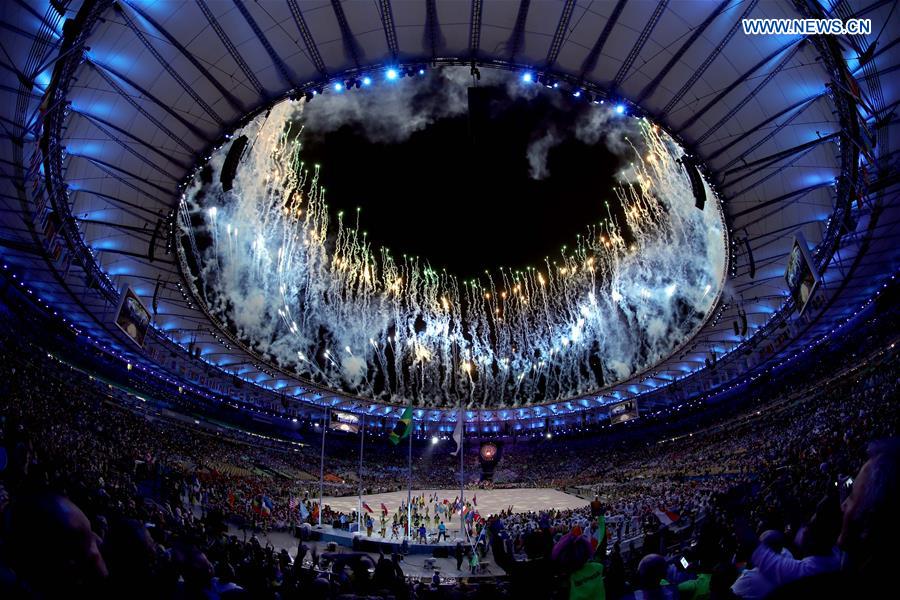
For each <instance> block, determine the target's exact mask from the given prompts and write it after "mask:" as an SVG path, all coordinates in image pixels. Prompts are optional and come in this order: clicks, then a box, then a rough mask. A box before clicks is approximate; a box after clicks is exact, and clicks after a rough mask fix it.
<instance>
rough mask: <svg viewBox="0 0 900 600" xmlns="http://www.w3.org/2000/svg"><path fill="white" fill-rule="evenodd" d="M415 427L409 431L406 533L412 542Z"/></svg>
mask: <svg viewBox="0 0 900 600" xmlns="http://www.w3.org/2000/svg"><path fill="white" fill-rule="evenodd" d="M409 426H410V427H413V422H412V420H410V421H409ZM414 431H415V429H413V430H412V431H410V432H409V457H408V462H409V482H408V483H407V485H406V533H407V535H408V536H409V541H410V542H412V537H413V536H412V507H411V506H410V504H411V503H412V439H413V432H414Z"/></svg>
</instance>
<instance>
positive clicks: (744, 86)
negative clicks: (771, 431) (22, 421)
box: [0, 0, 900, 420]
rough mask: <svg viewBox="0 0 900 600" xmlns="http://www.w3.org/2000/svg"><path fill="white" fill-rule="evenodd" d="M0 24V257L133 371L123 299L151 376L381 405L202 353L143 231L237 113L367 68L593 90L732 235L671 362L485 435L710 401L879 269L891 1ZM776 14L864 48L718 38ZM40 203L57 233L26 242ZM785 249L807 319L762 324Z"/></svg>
mask: <svg viewBox="0 0 900 600" xmlns="http://www.w3.org/2000/svg"><path fill="white" fill-rule="evenodd" d="M0 11H2V18H0V21H2V56H0V64H2V66H3V69H2V81H0V94H2V96H3V104H2V118H0V124H2V135H3V140H2V141H0V145H2V148H3V154H2V171H0V173H2V186H3V192H2V204H0V209H2V211H3V216H2V219H3V231H2V238H0V244H2V248H0V251H2V253H3V259H4V261H5V262H6V263H9V264H10V265H11V266H12V267H13V268H14V269H16V270H17V271H19V272H22V273H27V276H28V278H29V281H30V283H31V285H32V286H33V288H34V289H35V290H36V291H37V293H38V294H39V295H40V296H41V297H42V298H44V299H45V300H46V301H48V302H50V303H52V304H53V305H54V306H55V307H57V308H58V310H59V311H60V312H62V313H63V314H64V315H66V316H67V318H69V319H70V320H71V321H72V322H74V323H77V326H78V327H79V328H80V330H81V331H83V332H84V333H85V334H86V335H89V336H91V337H92V338H94V339H97V340H102V341H103V343H105V344H110V345H111V346H112V347H114V348H116V349H117V351H119V352H122V353H124V355H126V356H131V357H134V358H135V359H136V360H140V359H141V358H142V357H141V356H140V354H141V353H140V352H139V351H138V350H137V348H136V347H134V346H133V345H130V343H129V342H128V341H126V339H125V338H124V336H123V335H122V334H121V333H120V332H119V331H118V330H117V329H116V328H115V327H114V326H112V325H111V320H112V316H111V315H112V313H113V311H114V308H115V306H114V303H115V297H116V290H118V289H121V288H122V287H123V286H124V285H126V284H128V285H131V286H132V287H133V288H134V289H135V290H136V291H137V293H138V294H139V295H140V296H141V297H142V299H143V300H144V302H145V304H146V305H147V306H151V305H152V304H156V305H157V306H158V314H157V316H156V318H155V323H154V325H155V328H156V329H157V331H156V332H155V333H154V334H153V335H152V336H151V340H150V341H149V342H148V348H150V349H151V353H152V355H153V357H154V358H153V360H154V361H155V362H160V363H167V362H168V359H166V360H159V356H160V355H161V354H160V353H161V351H162V349H165V351H167V352H168V351H176V350H179V348H178V347H179V346H180V347H181V348H182V349H186V348H187V347H188V346H191V347H199V348H200V349H201V352H202V355H203V359H204V361H205V362H206V363H208V364H209V365H213V366H215V367H217V368H218V369H221V370H222V371H224V372H227V373H231V374H235V375H238V376H239V377H240V378H242V379H245V380H247V381H250V382H254V383H256V384H258V385H259V386H262V387H263V388H266V389H272V390H278V391H279V392H280V393H284V394H287V395H288V396H293V397H296V398H297V399H298V400H301V401H305V402H309V403H312V404H317V405H322V404H327V405H341V406H348V407H355V408H356V409H360V410H363V409H365V410H369V411H370V412H371V411H378V412H379V413H385V414H386V413H389V412H391V411H392V410H394V409H393V408H391V407H374V406H370V405H365V404H362V403H360V402H357V401H356V400H354V399H352V398H345V397H341V396H336V395H334V394H333V393H328V392H327V390H317V389H314V388H312V387H310V386H308V385H305V384H303V383H302V382H299V381H297V380H295V379H292V378H291V377H289V376H287V375H286V374H283V373H280V372H278V371H276V370H274V369H272V368H270V367H266V366H265V365H262V364H260V363H259V362H258V361H257V359H256V358H254V357H253V356H251V355H249V354H247V353H246V352H244V351H243V350H241V349H240V348H238V347H237V346H236V345H235V344H233V343H230V342H229V341H228V340H226V339H225V338H224V337H222V334H221V332H219V331H217V330H215V329H214V328H213V327H211V326H210V325H209V323H208V320H207V317H206V315H204V314H203V313H202V312H201V311H200V309H199V308H198V307H197V306H196V305H195V304H194V303H192V302H190V299H189V298H188V297H187V296H185V295H183V294H182V293H181V291H180V288H179V286H178V285H177V282H178V281H179V277H180V276H179V269H178V266H177V265H176V263H175V258H174V255H173V254H169V253H167V252H166V238H167V233H166V232H167V230H168V228H169V226H170V224H169V223H166V222H164V221H160V219H165V218H166V217H167V215H168V214H169V212H170V211H171V210H172V208H173V207H174V206H175V205H176V203H177V200H178V197H179V188H178V186H179V184H180V183H181V182H182V180H183V179H184V178H185V177H186V176H187V175H188V174H189V172H190V170H191V169H192V167H193V165H195V164H196V162H197V160H198V159H202V155H203V154H204V153H205V152H206V151H208V149H209V148H211V147H212V146H214V145H215V144H216V143H217V142H219V141H221V136H222V134H223V133H225V132H226V131H228V130H230V129H232V128H233V127H234V125H235V124H237V123H238V122H239V121H240V119H241V118H242V117H243V116H244V115H246V114H248V113H250V112H252V111H254V110H257V109H259V108H260V107H262V106H265V105H267V104H268V103H270V102H272V101H273V100H274V99H276V98H278V97H280V96H283V95H285V94H288V93H291V92H292V91H296V90H301V89H302V88H303V86H304V85H306V84H308V83H310V82H317V83H319V84H321V83H322V82H325V81H328V80H329V79H330V78H331V77H335V76H340V75H342V74H344V73H346V72H365V71H367V70H372V69H377V68H379V67H381V68H383V67H384V66H386V65H400V64H417V63H420V62H421V63H430V62H437V61H441V60H448V61H456V62H466V61H469V60H477V61H482V62H492V61H496V62H500V63H503V64H511V65H516V66H519V67H521V68H529V69H534V70H536V71H540V72H550V73H554V74H557V75H558V76H560V77H562V78H563V80H564V81H568V82H569V84H575V85H577V84H578V83H579V82H589V83H591V84H596V85H598V86H600V87H602V88H603V89H605V90H607V91H608V92H609V94H610V95H611V96H612V97H616V98H622V99H624V100H626V101H628V102H631V103H634V104H635V105H637V106H638V107H640V108H641V109H642V110H643V111H646V114H648V115H649V116H652V118H653V119H655V120H656V121H657V122H659V123H661V124H663V125H664V126H666V127H667V128H668V129H669V130H670V131H671V132H673V133H674V134H676V135H677V136H679V137H680V138H681V139H682V141H683V143H684V144H685V145H686V147H688V148H691V149H692V150H693V151H694V152H695V153H696V154H697V155H699V156H700V157H701V158H702V159H703V160H704V161H705V162H706V164H707V165H708V167H709V169H710V173H709V174H710V177H711V180H712V182H713V183H714V184H715V185H716V186H717V188H718V190H719V191H720V193H721V195H722V199H723V203H724V207H725V212H726V216H727V219H728V222H729V225H730V227H731V239H732V241H733V243H734V246H733V256H732V273H731V274H730V277H729V280H728V282H727V289H726V292H725V293H724V295H723V297H722V300H721V304H720V307H719V309H718V311H717V316H716V318H714V319H712V320H710V322H709V323H708V324H707V325H706V326H705V327H704V328H703V329H702V330H701V331H700V332H699V334H698V335H697V336H696V337H695V338H694V339H693V340H692V341H691V342H690V343H689V344H687V345H686V346H685V347H684V348H683V350H682V351H681V352H679V353H678V354H676V355H675V356H673V357H671V358H670V359H669V360H667V361H665V362H664V363H662V364H660V365H658V366H657V367H656V368H654V369H652V370H651V371H650V372H647V373H643V374H641V375H639V376H637V377H635V378H634V379H633V380H631V381H629V382H626V383H624V384H621V385H618V386H615V387H614V388H612V389H609V390H606V391H605V392H604V393H603V394H602V395H600V396H591V397H586V398H582V399H579V400H575V401H573V402H569V403H567V404H566V405H564V406H563V405H559V406H558V405H551V406H547V407H533V408H529V409H516V410H515V411H514V412H513V411H506V410H498V411H497V412H495V413H493V414H491V411H487V412H486V413H484V414H482V415H480V416H481V418H482V419H484V420H491V419H506V418H511V417H516V416H517V417H523V418H524V417H527V416H537V415H542V414H546V415H552V414H558V413H564V412H569V411H571V410H578V409H582V408H592V407H596V406H600V405H605V404H608V403H610V402H613V401H616V400H618V399H625V398H629V397H633V396H635V395H640V394H643V395H645V397H647V399H648V402H651V403H652V404H654V405H655V404H657V403H663V404H664V403H669V402H672V401H675V400H677V399H678V398H679V397H684V395H685V394H691V393H696V392H700V391H702V390H707V389H710V388H711V387H715V386H716V385H721V384H724V383H726V382H729V381H731V380H733V379H735V378H737V377H739V376H740V375H741V374H742V373H744V372H746V371H747V370H748V369H751V368H753V367H755V366H757V365H759V364H764V363H765V362H766V361H773V360H780V359H781V358H783V357H784V356H787V355H789V354H790V353H793V352H795V351H796V349H797V348H802V347H805V346H808V345H809V344H811V343H813V342H814V341H816V340H818V339H820V338H821V337H822V336H823V335H825V334H827V333H828V331H830V330H831V329H832V328H833V327H834V325H835V323H836V322H838V321H840V320H841V319H844V318H846V317H847V316H848V315H851V314H852V313H853V312H854V311H855V310H857V309H858V308H859V306H860V305H862V304H863V303H864V302H865V301H866V300H867V299H868V298H870V297H871V296H872V295H873V294H874V293H875V292H876V289H877V288H878V287H879V285H880V284H881V283H882V282H883V280H884V279H885V278H886V277H890V276H891V275H892V274H894V273H895V271H896V268H897V259H898V255H900V250H898V248H900V244H898V240H900V237H898V214H897V213H898V208H897V194H898V182H897V169H896V163H897V158H896V151H895V150H894V149H893V147H892V140H891V138H892V135H891V134H892V133H893V134H895V135H896V131H897V119H896V116H895V113H896V110H897V100H898V95H900V90H898V84H897V81H898V78H897V75H896V70H897V68H898V65H900V47H898V34H900V32H898V21H900V16H898V14H897V12H896V2H887V1H878V0H869V1H867V0H863V1H855V0H854V1H846V2H841V1H839V0H836V1H834V2H831V1H819V2H813V1H812V0H810V1H801V0H797V1H796V2H788V1H778V2H775V1H765V2H759V1H758V0H743V1H736V0H725V1H722V2H715V1H712V2H671V1H668V0H661V1H659V2H651V1H646V0H630V1H629V0H619V1H617V2H612V1H610V2H593V1H586V0H566V1H529V0H521V1H519V2H513V1H496V2H491V1H485V2H481V1H478V0H474V1H472V2H463V1H449V0H440V1H438V0H428V1H424V2H418V1H398V0H393V2H392V1H390V0H380V1H378V2H375V1H372V2H363V1H343V2H341V1H338V0H332V1H330V2H329V1H325V0H323V1H313V0H307V1H297V0H288V1H287V2H285V3H275V2H251V1H249V0H233V1H225V0H222V1H216V2H211V1H208V0H197V1H196V2H187V1H185V2H162V1H149V0H123V1H121V2H118V3H114V2H110V1H107V0H100V1H97V2H93V1H85V2H81V1H78V0H75V1H71V2H66V1H65V0H56V1H54V2H53V3H52V4H51V3H50V2H42V1H35V0H7V1H6V2H4V3H2V8H0ZM798 16H815V17H836V18H848V17H851V16H857V17H864V18H869V19H871V20H872V24H873V31H872V33H871V34H870V35H866V36H856V37H850V36H844V37H837V36H832V37H817V36H810V37H803V36H783V35H775V36H748V35H745V34H744V33H743V31H742V30H741V28H740V20H741V19H742V18H745V17H754V18H760V17H771V18H793V17H798ZM73 42H74V46H73V45H72V43H73ZM857 86H858V87H857ZM65 186H67V187H68V193H66V190H65ZM48 194H49V196H50V202H47V200H46V199H45V198H46V197H47V195H48ZM45 203H46V204H49V206H50V207H52V208H54V209H56V214H57V216H59V217H61V218H63V221H62V223H61V226H60V228H59V230H58V231H59V232H62V233H63V234H64V235H63V236H61V237H57V236H54V235H51V234H53V233H55V232H54V231H52V230H51V231H48V230H47V225H46V222H47V219H46V213H43V214H42V211H41V206H42V205H43V204H45ZM848 203H852V204H848ZM832 215H836V217H837V218H835V219H832ZM838 219H839V222H838ZM158 222H159V223H160V225H159V227H157V223H158ZM797 232H802V233H803V234H804V236H805V238H806V239H807V240H808V242H809V244H810V247H811V248H812V247H815V256H816V260H817V262H818V263H820V264H819V267H820V271H821V273H822V276H823V281H824V285H823V286H822V289H823V294H824V296H823V302H822V306H821V308H820V309H819V311H818V312H816V313H815V314H812V313H810V314H808V315H807V316H805V317H803V318H799V319H798V318H797V317H796V315H794V316H789V315H790V313H789V311H784V310H783V309H785V308H787V309H790V308H791V303H790V302H788V301H787V292H786V290H785V285H784V279H783V276H784V270H785V266H786V260H787V253H788V252H789V250H790V247H791V244H792V241H793V239H794V235H795V233H797ZM59 240H62V241H64V242H65V244H66V248H67V249H66V250H65V251H58V249H57V247H55V246H54V243H55V244H57V245H58V244H59V243H60V242H59ZM82 243H83V246H81V244H82ZM151 243H152V244H153V245H154V247H155V253H154V254H155V255H154V257H153V260H150V259H149V257H148V248H149V246H150V245H151ZM88 255H90V257H91V260H87V257H88ZM66 256H71V257H74V258H73V259H71V260H70V259H67V258H66ZM751 256H752V258H751ZM95 266H96V267H99V271H95ZM157 282H160V285H159V286H157ZM741 314H746V319H747V331H746V333H745V334H744V335H742V333H744V332H742V331H741V329H742V327H741V326H740V323H741ZM736 322H737V323H738V327H737V332H736V330H735V323H736ZM785 322H789V323H788V324H787V325H785V326H781V324H782V323H785ZM167 356H168V355H167ZM713 356H714V357H715V362H716V363H717V364H716V365H715V366H714V367H706V368H704V367H705V365H706V363H707V361H708V359H710V358H711V357H713ZM143 358H144V359H146V355H145V356H144V357H143ZM163 366H164V367H165V366H166V365H165V364H163ZM166 368H168V367H166ZM695 371H696V372H697V373H696V374H695V375H693V376H689V375H690V374H691V373H694V372H695ZM676 379H678V380H680V381H679V383H678V384H677V386H676V391H674V392H673V391H672V388H671V387H667V386H669V385H670V384H671V383H672V382H673V381H675V380H676ZM663 389H665V390H666V391H665V392H659V393H656V390H663ZM523 411H524V412H523ZM431 418H433V419H443V418H446V417H445V416H444V415H443V414H442V413H440V412H438V411H434V414H433V415H432V416H431ZM450 418H452V417H450Z"/></svg>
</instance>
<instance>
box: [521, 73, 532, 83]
mask: <svg viewBox="0 0 900 600" xmlns="http://www.w3.org/2000/svg"><path fill="white" fill-rule="evenodd" d="M522 81H523V82H525V83H531V82H532V81H534V75H532V74H531V73H530V72H526V73H523V74H522Z"/></svg>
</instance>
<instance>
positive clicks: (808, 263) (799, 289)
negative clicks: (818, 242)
mask: <svg viewBox="0 0 900 600" xmlns="http://www.w3.org/2000/svg"><path fill="white" fill-rule="evenodd" d="M784 280H785V281H786V282H787V287H788V291H789V292H790V293H791V298H793V299H794V305H795V306H796V307H797V309H798V311H799V312H800V314H801V315H802V314H803V311H804V310H806V306H807V305H808V304H809V301H810V299H811V298H812V296H813V292H815V291H816V287H818V285H819V274H818V272H817V271H816V269H815V265H814V263H813V261H812V257H811V256H810V255H809V249H808V248H807V245H806V238H804V237H803V234H802V233H800V232H797V235H796V236H794V245H793V246H792V247H791V254H790V256H788V265H787V270H786V271H785V272H784Z"/></svg>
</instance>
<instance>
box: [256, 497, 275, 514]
mask: <svg viewBox="0 0 900 600" xmlns="http://www.w3.org/2000/svg"><path fill="white" fill-rule="evenodd" d="M273 508H274V503H273V502H272V499H271V498H269V497H268V496H263V497H262V508H260V510H259V514H260V515H261V516H263V517H268V516H269V515H271V514H272V509H273Z"/></svg>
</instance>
